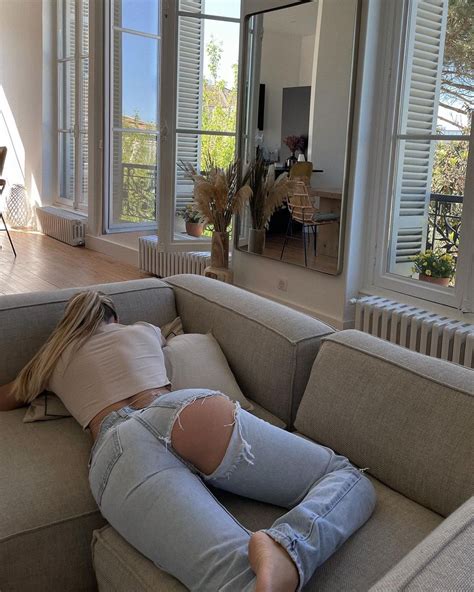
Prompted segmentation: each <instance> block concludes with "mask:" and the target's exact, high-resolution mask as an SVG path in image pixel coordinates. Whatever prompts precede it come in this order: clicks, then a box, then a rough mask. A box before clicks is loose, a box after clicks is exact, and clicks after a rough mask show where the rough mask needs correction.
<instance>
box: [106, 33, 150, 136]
mask: <svg viewBox="0 0 474 592" xmlns="http://www.w3.org/2000/svg"><path fill="white" fill-rule="evenodd" d="M113 66H114V71H113V93H112V94H113V103H114V104H113V112H114V127H116V128H117V127H118V128H122V127H123V128H138V129H145V130H146V129H153V130H154V129H156V127H157V123H158V40H157V39H151V38H149V37H141V36H139V35H133V34H131V33H121V32H116V33H115V37H114V55H113Z"/></svg>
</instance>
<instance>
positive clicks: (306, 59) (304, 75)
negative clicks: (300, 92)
mask: <svg viewBox="0 0 474 592" xmlns="http://www.w3.org/2000/svg"><path fill="white" fill-rule="evenodd" d="M314 40H315V36H314V35H305V36H304V37H301V46H300V76H299V79H300V80H299V85H298V86H311V84H312V78H313V55H314Z"/></svg>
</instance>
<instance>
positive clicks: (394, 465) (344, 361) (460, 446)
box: [295, 330, 474, 516]
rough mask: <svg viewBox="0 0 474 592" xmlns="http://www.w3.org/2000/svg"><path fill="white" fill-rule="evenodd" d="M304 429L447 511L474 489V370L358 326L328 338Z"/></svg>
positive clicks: (308, 394)
mask: <svg viewBox="0 0 474 592" xmlns="http://www.w3.org/2000/svg"><path fill="white" fill-rule="evenodd" d="M295 426H296V429H297V430H298V431H299V432H300V433H302V434H303V435H305V436H309V437H310V438H312V439H314V440H316V441H317V442H319V443H321V444H324V445H325V446H329V447H330V448H332V449H334V450H336V451H337V452H338V453H340V454H343V455H344V456H347V457H348V458H349V459H350V460H351V461H352V462H354V463H355V464H356V465H358V466H359V467H363V468H365V467H368V472H369V473H370V474H372V475H373V476H374V477H376V478H377V479H379V480H380V481H382V482H383V483H385V484H386V485H388V486H389V487H391V488H392V489H395V490H396V491H398V492H400V493H402V494H404V495H405V496H406V497H408V498H410V499H412V500H414V501H416V502H418V503H420V504H422V505H423V506H425V507H427V508H430V509H432V510H434V511H435V512H438V513H439V514H441V515H442V516H447V515H448V514H450V513H451V512H453V511H454V510H455V509H456V508H458V507H459V506H460V505H461V504H462V503H463V502H465V501H466V499H468V498H469V497H470V496H471V495H472V494H473V492H474V470H473V469H474V430H473V426H474V372H473V371H472V370H469V369H467V368H463V367H461V366H458V365H456V364H453V363H451V362H445V361H443V360H438V359H435V358H430V357H427V356H424V355H421V354H418V353H415V352H412V351H410V350H407V349H405V348H402V347H399V346H397V345H393V344H391V343H388V342H386V341H382V340H381V339H378V338H376V337H372V336H371V335H367V334H365V333H361V332H359V331H355V330H348V331H341V332H339V333H336V334H334V335H331V336H330V337H328V338H326V339H325V340H324V341H323V344H322V346H321V350H320V352H319V355H318V357H317V358H316V361H315V363H314V366H313V369H312V372H311V376H310V379H309V382H308V385H307V388H306V391H305V394H304V396H303V399H302V401H301V405H300V407H299V409H298V414H297V418H296V422H295Z"/></svg>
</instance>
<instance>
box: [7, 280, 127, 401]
mask: <svg viewBox="0 0 474 592" xmlns="http://www.w3.org/2000/svg"><path fill="white" fill-rule="evenodd" d="M111 318H114V319H115V320H118V317H117V312H116V309H115V305H114V303H113V301H112V300H111V299H110V298H109V297H108V296H106V295H105V294H103V293H102V292H97V291H92V290H88V291H86V292H80V293H79V294H76V295H75V296H73V297H72V298H71V299H70V300H69V302H68V303H67V305H66V310H65V311H64V316H63V318H62V319H61V320H60V322H59V324H58V326H57V327H56V328H55V329H54V331H53V332H52V333H51V335H50V336H49V338H48V340H47V341H46V343H45V344H44V345H43V346H42V348H41V349H40V350H39V351H38V352H37V354H36V355H35V356H34V357H33V359H32V360H30V361H29V362H28V364H27V365H26V366H25V367H24V368H23V370H21V372H20V373H19V374H18V376H17V378H16V380H15V381H14V383H13V393H14V395H15V397H16V398H17V400H19V401H22V402H24V403H29V402H30V401H32V400H33V399H34V398H35V397H37V396H38V395H39V394H40V393H41V392H43V391H44V390H45V388H46V386H47V383H48V380H49V377H50V376H51V374H52V372H53V370H54V367H55V366H56V363H57V362H58V360H59V358H60V357H61V354H62V353H63V352H64V350H65V349H66V348H67V347H68V346H69V345H71V344H72V343H74V344H75V347H76V349H79V348H80V347H81V345H83V344H84V342H85V341H86V340H87V339H88V338H89V337H90V336H91V335H92V334H93V333H94V332H95V331H96V330H97V328H98V327H99V325H100V324H101V323H102V322H109V321H110V319H111Z"/></svg>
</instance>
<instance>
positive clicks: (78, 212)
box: [51, 202, 89, 220]
mask: <svg viewBox="0 0 474 592" xmlns="http://www.w3.org/2000/svg"><path fill="white" fill-rule="evenodd" d="M51 205H52V207H53V208H58V210H64V211H65V212H69V213H70V214H76V215H77V216H80V217H81V218H84V219H85V220H87V219H88V217H89V216H88V214H87V212H85V211H84V210H75V209H74V208H71V207H69V206H66V205H65V204H63V203H58V202H55V203H53V204H51Z"/></svg>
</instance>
